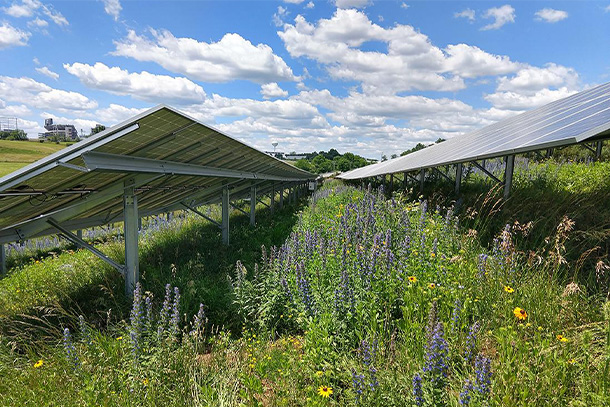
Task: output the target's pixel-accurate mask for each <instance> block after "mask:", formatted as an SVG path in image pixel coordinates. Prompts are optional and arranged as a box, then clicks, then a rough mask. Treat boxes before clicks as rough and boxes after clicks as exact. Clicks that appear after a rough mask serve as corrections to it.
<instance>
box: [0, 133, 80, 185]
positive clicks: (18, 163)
mask: <svg viewBox="0 0 610 407" xmlns="http://www.w3.org/2000/svg"><path fill="white" fill-rule="evenodd" d="M67 145H68V144H66V143H61V144H55V143H40V142H38V141H8V140H0V177H2V176H4V175H6V174H9V173H11V172H13V171H15V170H18V169H19V168H21V167H24V166H26V165H27V164H29V163H32V162H34V161H36V160H40V159H41V158H44V157H46V156H48V155H49V154H53V153H54V152H56V151H59V150H61V149H62V148H64V147H66V146H67Z"/></svg>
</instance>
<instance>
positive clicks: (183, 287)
mask: <svg viewBox="0 0 610 407" xmlns="http://www.w3.org/2000/svg"><path fill="white" fill-rule="evenodd" d="M305 204H306V200H301V201H300V202H298V203H297V204H295V205H285V206H284V208H283V209H281V210H280V209H279V208H277V207H276V210H275V214H274V215H273V216H271V214H270V212H269V210H268V209H267V208H264V207H260V208H258V209H257V225H256V226H255V227H252V226H250V225H249V217H248V216H246V215H243V214H242V213H240V212H234V213H233V214H232V216H231V221H230V225H231V227H230V236H231V245H230V246H225V245H223V244H222V241H221V235H220V231H219V229H218V227H217V226H215V225H213V224H212V223H210V222H208V221H205V220H203V219H201V218H198V217H195V218H193V217H191V218H190V219H191V220H190V221H188V222H185V223H184V224H183V225H182V227H181V228H167V229H166V230H157V231H156V232H155V233H154V234H151V237H150V238H147V237H141V238H140V274H141V282H142V285H143V289H144V291H149V292H151V293H153V295H154V297H155V303H156V304H157V305H158V304H159V303H160V302H162V301H163V296H164V292H165V285H166V284H170V285H171V286H175V287H178V288H179V290H180V293H181V313H182V314H186V315H193V314H195V313H197V311H198V309H199V304H200V303H203V304H204V307H205V311H206V317H207V318H208V321H209V324H210V325H213V326H214V327H215V328H220V329H222V328H224V329H226V330H230V331H231V332H233V333H235V334H239V333H240V329H241V326H240V323H239V320H238V319H237V313H236V312H235V307H234V304H233V294H232V288H231V284H230V281H229V277H233V276H234V269H235V264H236V262H237V261H238V260H239V261H241V262H242V263H243V265H244V266H245V267H246V269H247V270H248V271H252V270H253V269H254V265H255V263H257V262H259V261H260V258H261V254H262V251H261V248H262V246H265V247H267V248H270V247H272V246H279V245H281V244H283V243H284V241H285V240H286V238H287V237H288V236H289V235H290V233H291V230H292V227H293V226H294V225H295V223H296V222H297V220H298V216H297V213H298V211H299V210H300V209H302V207H303V206H304V205H305ZM103 250H104V251H105V252H106V253H107V254H108V255H109V256H110V257H111V258H113V259H115V260H117V261H119V262H122V261H123V260H124V253H123V250H122V244H120V243H114V244H112V243H111V244H107V245H104V247H103ZM66 254H67V253H65V252H64V253H63V254H60V255H59V256H60V257H59V258H58V261H50V262H49V263H48V264H49V265H51V264H54V266H53V267H56V268H65V269H66V271H67V272H68V273H67V274H66V276H65V277H64V276H62V275H58V276H55V277H54V278H57V279H58V281H60V284H58V288H57V291H62V292H61V293H59V292H53V294H54V295H55V294H57V297H59V299H58V300H49V301H48V302H45V303H44V304H43V305H37V306H35V307H34V306H32V307H27V308H26V309H20V310H19V312H16V313H14V312H12V310H11V307H13V306H14V305H15V302H17V301H19V300H20V299H19V295H17V296H14V297H13V298H12V299H8V300H6V301H3V300H0V333H2V334H4V335H7V337H12V338H15V339H17V338H19V339H20V340H19V341H18V342H20V343H27V341H31V340H34V339H36V340H41V339H45V338H48V339H49V340H50V341H53V340H56V338H57V336H61V329H63V328H62V327H64V326H72V327H73V328H74V329H78V316H79V315H84V317H85V319H86V320H87V322H88V323H90V324H93V325H95V326H96V327H98V328H101V329H104V328H106V327H108V326H111V325H112V324H113V323H116V322H118V321H120V320H121V319H128V317H129V311H130V306H131V304H130V300H129V299H128V298H126V296H125V294H124V280H123V278H122V277H121V276H120V275H119V274H118V273H117V272H116V271H115V270H114V269H112V268H110V267H109V266H107V265H106V264H105V263H102V262H101V261H99V260H98V259H96V258H94V257H93V256H92V255H89V254H88V253H84V254H83V253H82V252H78V253H76V255H75V257H79V256H81V257H82V258H83V259H84V261H87V262H89V263H90V264H88V265H86V266H84V267H83V268H87V271H83V272H81V273H78V270H76V269H77V268H78V262H76V263H72V264H69V262H70V260H69V259H68V260H67V261H64V262H62V261H60V260H62V259H65V256H66ZM46 263H47V262H41V263H40V268H41V269H40V274H41V275H42V274H44V272H45V271H43V267H45V266H46ZM32 266H33V265H31V264H30V267H32ZM92 269H93V270H92ZM36 272H37V273H38V271H36ZM72 272H74V274H73V275H72V274H71V273H72ZM52 273H57V270H55V269H54V270H52ZM60 273H61V271H60ZM23 277H24V279H27V278H30V277H31V276H30V277H28V276H23ZM36 278H38V277H36ZM45 278H46V277H45ZM64 278H65V280H64ZM7 280H10V279H7ZM0 283H2V282H0ZM11 283H12V282H11ZM42 284H48V282H44V283H42V282H38V285H42ZM59 286H60V287H59ZM11 289H12V290H13V291H14V288H11ZM48 289H49V291H54V290H55V287H48ZM0 291H2V287H0ZM32 295H36V294H35V293H33V294H32ZM40 295H41V296H44V295H45V294H43V293H40ZM11 302H12V303H11ZM22 302H27V300H26V298H25V297H23V301H22ZM33 302H34V301H33ZM39 302H40V301H39ZM20 305H22V304H20ZM16 342H17V341H16Z"/></svg>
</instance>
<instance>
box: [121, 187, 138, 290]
mask: <svg viewBox="0 0 610 407" xmlns="http://www.w3.org/2000/svg"><path fill="white" fill-rule="evenodd" d="M123 216H124V219H125V226H124V230H125V293H126V294H127V295H128V296H131V295H132V294H133V290H134V289H135V288H136V283H137V282H138V281H139V280H140V262H139V258H138V220H139V219H140V218H139V216H138V198H137V196H136V194H135V188H134V184H133V181H131V182H130V181H126V182H125V192H124V193H123Z"/></svg>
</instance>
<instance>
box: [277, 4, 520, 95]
mask: <svg viewBox="0 0 610 407" xmlns="http://www.w3.org/2000/svg"><path fill="white" fill-rule="evenodd" d="M294 21H295V23H294V25H292V24H286V25H285V26H284V30H283V31H280V32H278V35H279V36H280V38H281V39H282V40H283V41H284V44H285V45H286V49H287V50H288V52H289V53H290V55H291V56H293V57H308V58H311V59H313V60H315V61H317V62H319V63H321V64H323V65H325V67H326V69H327V71H328V73H329V74H330V75H331V77H333V78H334V79H343V80H347V81H358V82H361V87H362V89H363V90H364V91H365V92H367V93H376V94H379V93H398V92H402V91H408V90H413V89H419V90H436V91H455V90H459V89H463V88H464V87H465V83H464V81H463V78H474V77H477V76H486V75H498V74H506V73H510V72H514V71H516V70H517V69H518V68H519V66H520V65H519V64H516V63H514V62H512V61H511V60H510V59H509V58H508V57H506V56H499V55H493V54H489V53H486V52H485V51H483V50H481V49H480V48H477V47H473V46H468V45H465V44H458V45H449V46H448V47H447V48H446V49H445V50H444V51H443V50H442V49H440V48H438V47H437V46H435V45H434V44H432V43H431V41H430V39H429V38H428V37H427V36H426V35H424V34H422V33H420V32H419V31H417V30H415V29H414V28H413V27H411V26H409V25H400V24H397V25H394V26H393V27H391V28H383V27H381V26H379V25H377V24H374V23H372V22H371V21H370V19H369V18H368V17H367V16H366V15H365V14H364V13H363V12H361V11H358V10H353V9H352V10H341V9H338V10H337V11H336V12H335V14H334V15H333V17H332V18H330V19H321V20H319V21H318V22H317V24H312V23H309V22H307V21H306V20H305V18H304V17H303V16H301V15H299V16H297V17H296V18H295V20H294ZM370 41H378V42H385V43H387V48H388V51H387V53H384V52H373V51H362V50H360V49H359V47H360V46H361V45H362V44H364V43H366V42H370Z"/></svg>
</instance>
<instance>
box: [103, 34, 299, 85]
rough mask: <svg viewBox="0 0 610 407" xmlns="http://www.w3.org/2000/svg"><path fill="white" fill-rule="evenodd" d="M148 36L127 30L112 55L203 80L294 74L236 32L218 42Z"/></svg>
mask: <svg viewBox="0 0 610 407" xmlns="http://www.w3.org/2000/svg"><path fill="white" fill-rule="evenodd" d="M151 36H152V38H150V37H145V36H140V35H137V34H136V33H135V32H134V31H131V30H130V31H129V33H128V35H127V37H126V38H124V39H122V40H120V41H116V42H115V46H116V50H115V51H114V52H112V54H113V55H116V56H124V57H129V58H133V59H136V60H138V61H149V62H155V63H157V64H159V65H161V66H162V67H163V68H165V69H167V70H169V71H171V72H176V73H180V74H183V75H186V76H187V77H189V78H193V79H198V80H201V81H206V82H229V81H232V80H236V79H245V80H250V81H253V82H257V83H268V82H277V81H282V80H290V81H294V80H297V79H298V78H297V77H296V76H295V75H294V74H293V73H292V70H291V69H290V67H289V66H288V65H287V64H286V62H284V60H283V59H282V58H280V57H279V56H277V55H275V54H274V53H273V50H272V49H271V47H269V46H268V45H266V44H258V45H254V44H252V43H251V42H250V41H248V40H246V39H244V38H243V37H242V36H240V35H239V34H225V35H224V37H222V39H221V40H220V41H218V42H210V43H206V42H200V41H197V40H196V39H193V38H176V37H174V36H173V35H172V33H171V32H169V31H166V30H163V31H156V30H151Z"/></svg>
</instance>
